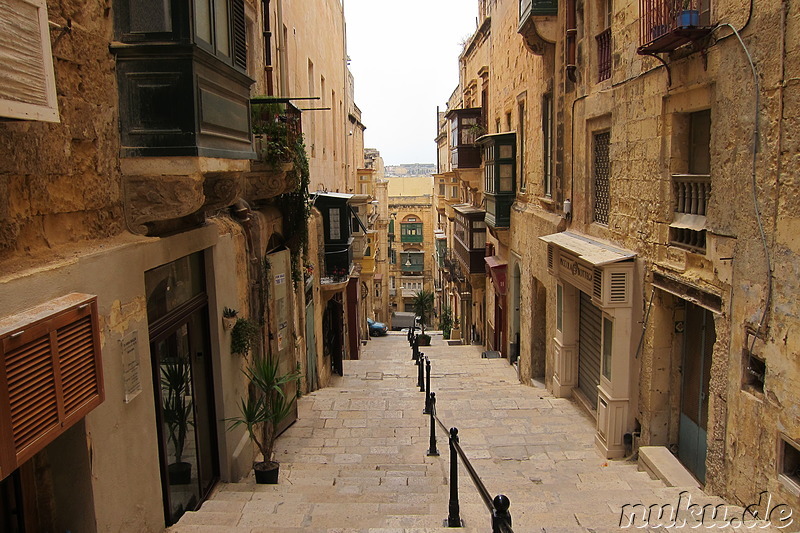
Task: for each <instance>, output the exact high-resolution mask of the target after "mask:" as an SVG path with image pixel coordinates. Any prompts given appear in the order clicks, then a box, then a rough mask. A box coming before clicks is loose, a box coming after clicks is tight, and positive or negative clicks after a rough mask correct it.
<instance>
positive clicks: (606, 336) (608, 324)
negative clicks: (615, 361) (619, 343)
mask: <svg viewBox="0 0 800 533" xmlns="http://www.w3.org/2000/svg"><path fill="white" fill-rule="evenodd" d="M613 333H614V323H613V322H612V321H611V319H609V318H608V317H603V377H605V378H606V379H608V380H610V379H611V354H612V346H613V340H614V337H613Z"/></svg>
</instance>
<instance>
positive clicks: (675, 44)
mask: <svg viewBox="0 0 800 533" xmlns="http://www.w3.org/2000/svg"><path fill="white" fill-rule="evenodd" d="M639 12H640V13H641V18H640V19H639V48H638V50H637V51H638V53H640V54H659V53H663V52H672V51H673V50H675V49H677V48H679V47H681V46H683V45H685V44H688V43H690V42H693V41H697V40H699V39H701V38H703V37H705V36H706V35H708V34H709V32H711V29H712V24H711V5H710V0H639Z"/></svg>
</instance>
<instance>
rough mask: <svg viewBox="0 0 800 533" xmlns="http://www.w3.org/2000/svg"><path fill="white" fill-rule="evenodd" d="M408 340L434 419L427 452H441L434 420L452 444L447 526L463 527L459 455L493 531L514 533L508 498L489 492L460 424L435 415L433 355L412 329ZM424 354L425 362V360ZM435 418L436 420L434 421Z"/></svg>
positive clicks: (428, 407) (431, 415)
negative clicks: (450, 423)
mask: <svg viewBox="0 0 800 533" xmlns="http://www.w3.org/2000/svg"><path fill="white" fill-rule="evenodd" d="M408 340H409V344H410V345H411V348H412V358H413V359H414V360H415V363H416V364H417V365H418V376H417V386H419V387H420V391H421V392H424V393H425V409H424V410H423V413H424V414H426V415H430V419H431V431H430V446H429V448H428V456H438V455H439V452H438V450H437V449H436V432H435V424H437V425H438V426H439V427H440V428H442V431H444V432H445V433H446V434H447V435H448V439H449V444H450V505H449V508H450V512H449V515H448V517H447V520H445V523H446V524H447V526H448V527H461V526H462V521H461V517H460V511H459V504H458V459H457V457H460V458H461V461H462V463H463V464H464V467H465V468H466V469H467V472H468V473H469V477H470V478H472V483H473V484H474V485H475V488H477V489H478V494H479V495H480V497H481V499H482V500H483V503H484V504H485V505H486V508H487V509H488V510H489V512H490V513H491V515H492V533H514V530H512V529H511V515H510V514H509V512H508V508H509V506H510V502H509V500H508V498H507V497H506V496H504V495H502V494H499V495H497V496H495V497H494V498H492V496H491V495H490V494H489V491H488V489H487V488H486V485H484V484H483V481H482V480H481V477H480V476H479V475H478V472H477V471H476V470H475V467H473V466H472V463H471V462H470V460H469V457H467V454H466V453H465V452H464V449H463V448H462V447H461V445H460V444H459V438H458V428H455V427H453V428H450V429H448V428H447V426H446V425H445V424H444V422H442V420H441V419H440V418H439V417H438V416H437V415H436V394H435V393H434V392H432V391H431V362H430V359H429V358H427V357H423V356H424V355H425V354H423V353H421V352H419V351H418V347H417V346H418V345H417V338H416V335H415V334H414V333H413V330H412V331H409V333H408ZM423 358H424V363H423ZM423 367H425V370H426V372H425V373H426V374H427V376H426V379H423ZM434 422H435V424H434Z"/></svg>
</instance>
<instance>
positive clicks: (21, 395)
mask: <svg viewBox="0 0 800 533" xmlns="http://www.w3.org/2000/svg"><path fill="white" fill-rule="evenodd" d="M103 399H104V390H103V380H102V362H101V358H100V336H99V330H98V319H97V300H96V297H93V296H88V295H85V294H71V295H69V296H65V297H63V298H59V299H57V300H53V301H51V302H48V303H47V304H44V305H42V306H39V307H37V308H34V309H31V310H30V311H27V312H25V313H22V314H21V315H17V316H15V317H12V318H10V319H6V320H3V321H0V477H4V476H6V475H8V474H9V473H11V471H13V470H14V469H16V468H17V467H18V466H19V465H21V464H22V463H24V462H25V461H27V460H28V459H30V458H31V457H32V456H33V455H34V454H36V453H37V452H39V451H41V450H42V449H43V448H44V447H45V446H47V445H48V444H50V443H51V442H52V441H53V440H55V439H56V437H58V436H59V435H61V434H62V433H63V432H64V431H66V430H67V429H68V428H69V427H70V426H72V425H73V424H74V423H75V422H77V421H78V420H80V419H81V418H83V417H84V416H86V414H87V413H88V412H89V411H91V410H92V409H94V408H95V407H97V406H98V405H100V403H102V401H103Z"/></svg>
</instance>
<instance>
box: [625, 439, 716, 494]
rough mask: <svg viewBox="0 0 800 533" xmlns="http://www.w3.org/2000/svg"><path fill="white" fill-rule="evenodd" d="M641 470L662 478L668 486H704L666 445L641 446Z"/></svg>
mask: <svg viewBox="0 0 800 533" xmlns="http://www.w3.org/2000/svg"><path fill="white" fill-rule="evenodd" d="M639 470H640V471H644V472H647V473H648V474H649V475H650V477H651V478H652V479H660V480H661V481H663V482H664V483H665V484H666V485H667V486H668V487H694V488H698V489H700V488H702V487H701V486H700V483H699V482H698V481H697V480H696V479H695V478H694V476H692V475H691V474H690V473H689V471H688V470H686V467H684V466H683V465H682V464H681V462H680V461H678V458H677V457H675V456H674V455H672V453H670V451H669V450H668V449H667V448H666V447H664V446H640V447H639Z"/></svg>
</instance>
